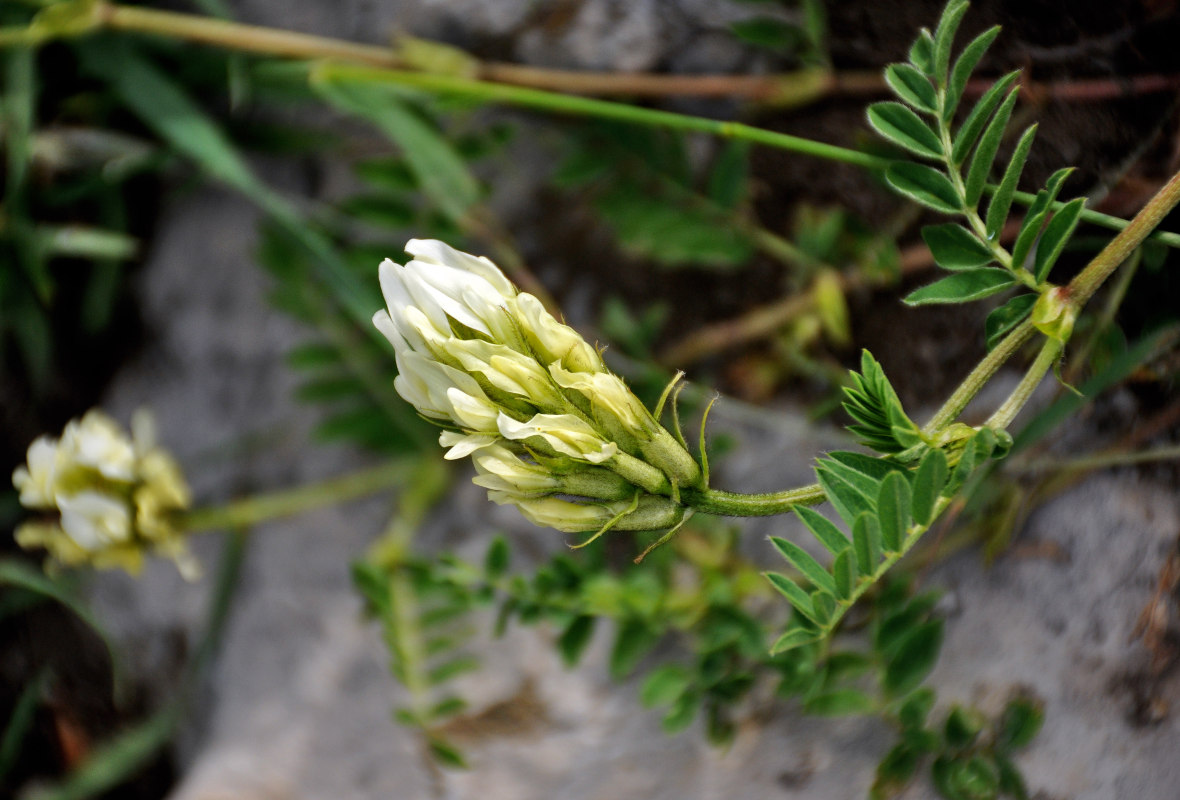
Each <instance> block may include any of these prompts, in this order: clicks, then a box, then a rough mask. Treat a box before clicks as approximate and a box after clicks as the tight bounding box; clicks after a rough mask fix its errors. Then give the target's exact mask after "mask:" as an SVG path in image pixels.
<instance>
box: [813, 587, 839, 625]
mask: <svg viewBox="0 0 1180 800" xmlns="http://www.w3.org/2000/svg"><path fill="white" fill-rule="evenodd" d="M811 607H812V608H814V609H815V616H816V620H817V621H818V622H819V624H820V625H821V626H823V627H828V626H829V625H831V623H832V617H833V616H834V615H835V613H836V598H835V597H833V596H832V595H830V594H829V593H828V592H827V591H826V590H824V589H816V590H815V591H814V592H812V593H811Z"/></svg>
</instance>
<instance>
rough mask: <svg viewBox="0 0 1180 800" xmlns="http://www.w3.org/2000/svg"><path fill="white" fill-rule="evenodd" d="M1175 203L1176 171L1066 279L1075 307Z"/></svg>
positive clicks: (1179, 196) (1178, 190)
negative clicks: (1133, 216) (1070, 279)
mask: <svg viewBox="0 0 1180 800" xmlns="http://www.w3.org/2000/svg"><path fill="white" fill-rule="evenodd" d="M1177 203H1180V172H1177V173H1176V174H1175V175H1173V176H1172V177H1171V179H1170V180H1169V181H1168V182H1167V183H1165V184H1164V185H1163V187H1161V188H1160V190H1159V191H1158V192H1156V194H1155V196H1154V197H1152V198H1151V199H1150V200H1148V201H1147V205H1145V206H1144V207H1143V208H1142V209H1141V210H1140V211H1139V213H1138V214H1136V215H1135V218H1134V219H1132V220H1131V221H1130V222H1129V223H1127V226H1126V227H1125V228H1123V229H1122V230H1121V231H1119V234H1118V235H1117V236H1115V237H1114V238H1113V239H1111V240H1110V243H1109V244H1108V245H1106V247H1104V248H1102V252H1100V253H1099V254H1098V255H1096V256H1094V260H1093V261H1091V262H1090V263H1089V264H1087V265H1086V268H1085V269H1083V270H1082V271H1081V272H1079V273H1078V274H1077V276H1076V277H1075V278H1074V279H1073V280H1072V281H1070V282H1069V286H1067V287H1066V290H1067V292H1068V297H1069V301H1070V302H1071V303H1073V304H1074V307H1075V308H1078V309H1080V308H1081V307H1082V306H1084V305H1085V304H1086V301H1087V300H1089V299H1090V297H1091V296H1092V295H1093V294H1094V292H1096V291H1098V287H1099V286H1101V285H1102V282H1103V281H1105V280H1106V279H1107V278H1108V277H1110V275H1111V273H1113V272H1114V271H1115V270H1116V269H1118V266H1119V264H1122V263H1123V262H1124V261H1126V260H1127V258H1129V257H1130V255H1131V253H1133V252H1134V251H1135V248H1137V247H1138V246H1139V245H1141V244H1142V243H1143V241H1144V240H1145V239H1147V237H1148V236H1149V235H1150V234H1151V232H1152V231H1153V230H1155V227H1156V226H1157V225H1159V224H1160V222H1162V221H1163V219H1164V217H1166V216H1167V215H1168V212H1170V211H1171V210H1172V209H1173V208H1175V207H1176V204H1177Z"/></svg>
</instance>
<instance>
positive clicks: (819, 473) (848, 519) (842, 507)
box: [815, 462, 876, 525]
mask: <svg viewBox="0 0 1180 800" xmlns="http://www.w3.org/2000/svg"><path fill="white" fill-rule="evenodd" d="M815 477H816V479H817V480H818V481H819V485H820V486H821V487H823V490H824V494H825V495H826V496H827V498H828V502H830V503H831V504H832V507H833V508H834V509H836V513H837V514H839V515H840V518H841V519H842V520H844V524H846V525H850V524H851V523H852V520H854V519H856V517H857V515H858V514H860V513H862V512H865V511H872V510H873V501H874V500H875V499H876V497H875V496H873V497H871V498H870V497H869V496H866V495H864V494H862V493H861V492H860V490H858V489H857V488H856V487H854V486H852V485H850V484H848V482H847V481H845V480H844V479H843V478H841V477H840V476H838V475H836V474H835V473H834V472H832V470H831V469H828V468H827V467H825V466H824V464H823V463H822V462H821V464H820V465H819V466H817V467H816V468H815Z"/></svg>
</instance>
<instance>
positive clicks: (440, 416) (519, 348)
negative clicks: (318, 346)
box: [373, 239, 701, 531]
mask: <svg viewBox="0 0 1180 800" xmlns="http://www.w3.org/2000/svg"><path fill="white" fill-rule="evenodd" d="M406 252H407V253H409V254H410V255H411V256H413V260H411V261H410V262H409V263H407V264H405V265H400V264H395V263H393V262H392V261H389V260H386V261H385V262H384V263H382V264H381V267H380V280H381V291H382V292H383V294H384V295H385V302H386V304H387V306H388V309H386V310H382V311H379V312H377V314H376V315H375V316H374V317H373V322H374V324H375V325H376V326H377V328H378V330H380V331H381V333H383V334H384V335H385V337H386V338H387V339H389V341H390V343H391V344H392V345H393V348H394V352H395V354H396V358H397V367H398V373H399V374H398V376H397V378H396V379H395V381H394V386H395V388H396V389H397V391H398V393H399V394H400V395H401V396H402V397H403V398H405V399H406V400H407V401H408V402H410V403H411V404H412V405H413V406H414V407H415V408H417V409H418V411H419V412H420V413H421V414H422V415H423V416H424V417H426V418H428V419H430V420H432V421H434V422H436V423H438V424H440V425H442V426H443V427H444V428H446V430H444V431H443V433H442V435H441V436H440V439H439V441H440V443H441V444H442V445H443V446H444V447H447V448H448V450H447V454H446V457H447V458H449V459H456V458H462V457H465V456H471V457H472V458H473V460H474V462H475V467H476V470H477V472H478V473H479V474H478V476H477V477H476V478H475V482H476V483H477V484H479V485H481V486H484V487H486V488H487V489H488V490H489V492H488V496H489V497H490V498H491V499H492V500H494V501H495V502H497V503H511V504H514V505H516V506H518V507H519V508H520V510H521V511H522V512H523V513H524V515H525V516H526V517H528V518H529V519H530V520H532V521H533V522H535V523H537V524H538V525H544V526H548V527H554V528H557V529H559V530H565V531H587V530H595V529H603V528H604V527H605V526H610V527H616V528H619V529H623V530H646V529H655V528H661V527H668V526H671V525H675V524H676V523H677V522H679V520H680V519H681V518H682V517H683V514H684V510H683V509H682V508H681V507H680V505H679V504H678V503H676V502H674V500H673V499H671V498H673V497H675V496H676V495H677V493H678V491H679V490H680V489H681V488H690V487H695V486H697V485H698V484H699V483H700V481H701V472H700V468H699V467H698V465H697V463H696V462H695V461H694V460H693V458H692V456H691V455H690V454H689V453H688V452H687V451H686V450H685V449H684V448H683V447H682V446H681V445H680V443H679V442H678V441H677V440H676V439H675V438H674V437H673V436H672V435H671V434H670V433H669V432H668V431H667V430H665V429H664V427H663V426H662V425H660V423H659V422H658V421H657V420H656V419H655V418H654V417H653V416H652V414H651V413H650V412H649V411H648V410H647V408H646V407H644V405H643V403H642V402H640V400H639V399H638V398H637V397H636V396H635V395H634V394H632V393H631V390H630V389H628V388H627V386H626V384H625V383H623V381H622V379H621V378H619V377H618V376H617V375H614V374H612V373H611V372H610V371H608V370H607V368H606V367H605V365H604V364H603V362H602V358H601V357H600V356H599V354H598V352H597V351H596V350H595V349H594V348H593V347H591V346H590V345H589V344H587V342H586V341H585V340H584V339H582V337H581V336H580V335H579V334H578V333H577V332H576V331H575V330H573V329H572V328H570V327H569V326H567V325H563V324H561V323H560V322H558V321H557V320H556V319H554V318H553V316H552V315H550V314H549V312H548V311H546V310H545V308H544V306H543V305H542V304H541V302H540V301H539V300H538V299H537V298H536V297H534V296H532V295H530V294H527V293H524V292H519V291H518V290H517V289H516V287H515V286H513V285H512V283H511V282H510V281H509V280H508V279H507V278H506V277H505V276H504V275H503V273H501V272H500V270H499V269H498V268H497V267H496V265H495V264H493V263H492V262H491V261H489V260H488V259H486V258H482V257H481V258H477V257H475V256H472V255H468V254H467V253H462V252H460V251H458V250H455V249H453V248H451V247H449V246H447V245H446V244H443V243H442V242H438V241H425V240H418V239H415V240H412V241H410V242H409V244H407V245H406Z"/></svg>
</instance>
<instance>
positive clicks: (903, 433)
mask: <svg viewBox="0 0 1180 800" xmlns="http://www.w3.org/2000/svg"><path fill="white" fill-rule="evenodd" d="M851 379H852V385H851V386H848V387H845V389H844V410H845V411H846V412H847V413H848V416H850V417H852V419H853V421H854V424H852V425H850V426H849V427H848V430H849V431H851V432H852V433H853V434H855V435H856V437H857V440H858V441H859V442H860V443H861V444H863V445H865V446H866V447H870V448H872V449H873V450H876V451H877V452H878V453H886V454H895V453H901V452H904V451H906V450H909V449H910V448H912V447H915V446H917V445H920V444H922V441H923V440H922V436H921V432H920V431H919V430H918V426H917V425H916V424H914V422H913V421H912V420H911V419H910V418H909V417H908V416H906V413H905V410H904V409H903V408H902V406H901V401H900V400H899V399H898V398H897V392H895V391H894V390H893V386H892V385H890V383H889V379H888V378H886V377H885V372H884V371H883V370H882V369H881V365H880V364H878V363H877V360H876V359H875V358H873V356H872V354H870V353H869V351H868V350H865V351H863V352H862V353H861V359H860V372H859V373H856V372H853V373H851Z"/></svg>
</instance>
